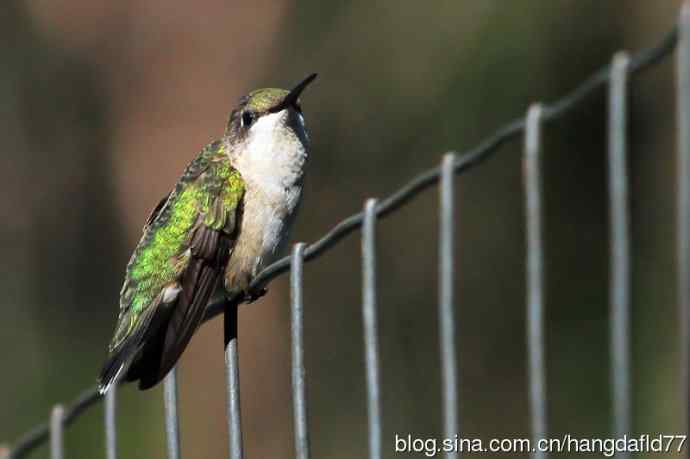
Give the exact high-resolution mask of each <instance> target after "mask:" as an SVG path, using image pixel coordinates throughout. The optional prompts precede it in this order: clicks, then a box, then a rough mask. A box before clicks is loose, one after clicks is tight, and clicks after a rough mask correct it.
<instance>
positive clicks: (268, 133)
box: [99, 74, 316, 394]
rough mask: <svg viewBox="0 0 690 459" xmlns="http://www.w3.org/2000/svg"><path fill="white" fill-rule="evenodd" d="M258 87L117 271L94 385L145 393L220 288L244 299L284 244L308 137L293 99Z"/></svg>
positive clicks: (293, 94)
mask: <svg viewBox="0 0 690 459" xmlns="http://www.w3.org/2000/svg"><path fill="white" fill-rule="evenodd" d="M315 78H316V74H312V75H310V76H308V77H307V78H306V79H304V80H303V81H302V82H300V83H299V84H298V85H297V86H295V87H294V88H293V89H292V90H290V91H286V90H283V89H259V90H256V91H253V92H251V93H249V95H247V96H245V97H243V98H242V99H241V100H240V103H239V105H238V106H237V107H236V108H235V109H234V110H232V112H231V114H230V118H229V120H228V124H227V128H226V130H225V135H224V136H223V137H222V139H220V140H217V141H215V142H213V143H211V144H209V145H207V146H206V147H205V148H204V149H203V150H202V151H201V152H200V153H199V154H198V156H197V157H196V158H195V159H194V160H193V161H192V162H191V163H190V164H189V166H188V167H187V169H186V170H185V171H184V173H183V174H182V177H180V179H179V180H178V182H177V184H176V185H175V188H174V189H173V190H172V191H171V192H170V193H169V194H168V195H167V196H165V197H164V198H163V199H162V200H161V201H160V202H159V203H158V205H157V206H156V207H155V209H154V210H153V212H152V213H151V215H150V217H149V218H148V221H147V222H146V224H145V226H144V230H143V235H142V237H141V240H140V241H139V244H138V245H137V247H136V248H135V249H134V253H133V254H132V257H131V259H130V261H129V263H128V265H127V272H126V276H125V281H124V285H123V286H122V291H121V292H120V312H119V316H118V319H117V326H116V329H115V333H114V336H113V338H112V341H111V343H110V346H109V355H108V358H107V360H106V362H105V364H104V365H103V369H102V370H101V374H100V378H99V390H100V392H101V393H102V394H104V393H106V392H107V391H108V389H109V388H110V387H112V386H113V385H114V384H117V383H118V382H120V381H123V380H124V381H139V388H140V389H148V388H150V387H152V386H154V385H156V384H157V383H158V382H159V381H161V380H162V379H163V378H164V377H165V375H166V374H167V373H168V372H169V371H170V370H171V369H172V368H173V366H174V365H175V363H176V362H177V360H178V359H179V357H180V355H181V354H182V352H183V351H184V349H185V347H186V346H187V344H188V343H189V340H190V339H191V337H192V334H193V333H194V332H195V331H196V329H197V328H198V327H199V325H200V324H201V321H202V319H203V317H204V310H205V308H206V305H207V304H208V302H209V300H210V299H211V297H212V296H213V295H214V294H215V292H216V291H217V290H219V289H220V288H224V294H225V295H238V294H239V295H243V298H245V299H247V300H248V301H253V300H254V299H256V298H257V297H259V296H261V295H262V294H263V291H249V286H250V283H251V280H252V278H253V277H254V276H256V274H257V273H258V272H259V270H260V269H261V268H262V267H263V266H265V265H266V264H267V263H269V262H270V261H271V260H272V259H273V258H274V257H275V256H276V254H277V253H279V251H280V249H281V246H282V245H283V244H284V243H285V241H286V239H287V238H286V235H287V232H288V229H289V228H290V226H291V223H292V221H293V219H294V215H295V211H296V209H297V207H298V204H299V202H300V198H301V194H302V183H303V175H304V166H305V163H306V160H307V156H308V150H309V138H308V135H307V132H306V129H305V125H304V116H303V115H302V109H301V107H300V103H299V96H300V94H301V93H302V91H303V90H304V88H306V87H307V85H308V84H309V83H311V82H312V81H314V79H315Z"/></svg>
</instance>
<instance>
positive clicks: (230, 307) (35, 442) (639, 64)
mask: <svg viewBox="0 0 690 459" xmlns="http://www.w3.org/2000/svg"><path fill="white" fill-rule="evenodd" d="M676 46H678V48H679V51H678V60H677V72H678V73H677V101H678V112H677V114H678V167H677V170H678V177H677V180H678V184H677V199H678V201H677V206H678V209H677V210H678V215H677V234H678V241H677V245H678V259H677V261H678V289H679V291H678V307H679V314H680V317H681V321H680V323H681V333H680V334H681V339H682V343H681V345H682V352H681V354H682V361H681V362H680V367H681V368H682V378H683V381H682V387H683V388H684V393H683V397H682V400H683V401H684V408H683V409H684V419H685V422H686V423H690V405H689V404H688V400H690V384H688V368H689V366H690V361H689V359H690V351H689V346H690V338H689V336H690V334H689V330H690V2H688V3H686V4H685V6H684V7H683V9H682V11H681V14H680V18H679V23H678V25H677V26H676V27H674V29H673V30H672V31H671V32H670V33H669V34H668V35H667V36H666V37H665V38H664V39H663V40H662V41H661V43H660V44H658V45H657V46H655V47H653V48H649V49H646V50H643V51H641V52H639V53H637V54H634V55H632V56H629V55H628V54H627V53H625V52H620V53H617V54H616V55H615V56H614V57H613V61H612V63H611V65H609V66H605V67H604V68H602V69H601V70H599V71H598V72H596V73H594V74H593V75H592V76H591V77H589V78H588V79H586V80H585V81H584V82H582V83H581V84H580V85H579V86H578V87H577V88H576V89H575V90H573V91H572V92H571V93H569V94H567V95H566V96H565V97H563V98H561V99H559V100H557V101H555V102H554V103H552V104H548V105H542V104H534V105H533V106H531V107H530V108H529V110H528V113H527V115H526V117H524V118H519V119H516V120H514V121H512V122H510V123H508V124H506V125H504V126H503V127H501V128H500V129H498V130H497V131H496V132H495V133H494V134H493V135H491V136H489V137H487V138H486V139H485V140H484V141H483V142H481V143H480V144H479V145H478V146H477V147H476V148H474V149H472V150H469V151H467V152H465V153H464V154H455V153H448V154H446V155H445V156H444V157H443V160H442V162H441V164H440V165H439V166H438V167H435V168H433V169H430V170H428V171H425V172H423V173H422V174H420V175H418V176H417V177H415V178H413V179H412V180H410V181H409V182H408V183H407V184H405V185H404V186H403V187H401V188H400V189H398V190H397V191H395V192H394V193H393V194H391V195H390V196H389V197H387V198H386V199H383V200H381V201H378V200H375V199H369V200H367V201H366V203H365V206H364V210H363V211H362V212H361V213H358V214H355V215H352V216H350V217H348V218H346V219H345V220H343V221H341V222H340V223H338V224H337V225H336V226H335V227H334V228H333V229H332V230H331V231H330V232H328V233H327V234H326V235H325V236H323V237H322V238H321V239H319V240H318V241H316V242H315V243H313V244H311V245H305V244H304V243H298V244H296V245H295V246H294V249H293V251H292V254H291V255H290V256H288V257H285V258H283V259H281V260H279V261H277V262H276V263H274V264H272V265H270V266H269V267H267V268H266V269H264V270H263V271H262V272H261V273H260V274H259V275H258V276H257V278H256V279H254V281H253V283H252V285H251V287H252V288H260V287H262V286H264V285H266V284H267V283H268V282H269V281H271V280H272V279H274V278H276V277H277V276H279V275H281V274H283V273H285V272H287V271H290V291H291V301H290V304H291V320H290V322H291V329H292V333H291V336H292V398H293V415H294V435H295V438H294V447H295V456H296V457H297V458H298V459H307V458H309V457H310V449H309V427H308V410H307V402H306V378H305V367H304V357H303V356H304V345H303V326H302V318H303V295H302V292H303V289H304V282H303V274H302V273H303V270H302V268H303V264H304V263H305V262H307V261H310V260H314V259H316V258H318V257H320V256H322V255H324V254H325V253H326V252H327V251H328V250H329V249H330V248H331V247H333V246H334V245H335V244H337V243H338V242H339V241H340V240H342V239H343V238H344V237H346V236H347V235H349V234H350V233H352V232H354V231H356V230H357V229H360V228H361V230H362V314H363V324H364V345H365V355H364V361H365V365H366V372H365V374H366V387H367V405H368V422H369V430H368V432H369V457H370V458H373V459H379V458H381V457H382V452H383V444H382V427H381V401H380V388H379V357H378V344H377V304H376V223H377V220H378V219H381V218H384V217H386V216H388V215H390V214H391V213H393V212H395V211H396V210H398V209H399V208H400V207H402V206H404V205H406V204H407V203H408V202H410V201H411V200H412V199H413V198H414V197H415V196H417V195H418V194H420V193H421V192H423V191H424V190H426V189H428V188H430V187H431V186H433V185H436V184H439V183H440V186H439V191H440V194H439V199H440V206H439V211H440V225H439V311H438V314H439V315H438V318H439V334H440V336H439V342H440V355H441V371H442V378H441V380H442V409H443V427H444V435H445V436H446V437H447V438H454V437H455V436H456V435H458V436H461V435H462V424H461V422H460V410H459V400H458V361H457V357H456V353H455V339H456V332H455V317H454V303H455V301H454V291H453V285H454V258H453V247H454V241H453V235H454V225H455V218H454V217H455V216H454V203H453V196H454V192H453V186H454V179H455V176H456V175H458V174H460V173H463V172H466V171H468V170H470V169H471V168H472V167H474V166H476V165H478V164H480V163H481V162H482V161H484V160H486V159H488V158H489V157H490V156H491V155H492V154H493V153H495V152H496V150H498V149H499V148H500V147H501V146H502V145H504V144H505V143H506V142H508V141H509V140H512V139H514V138H516V137H518V136H519V135H520V134H524V158H523V160H524V163H523V165H524V196H525V225H526V238H527V240H526V254H525V255H526V265H527V269H526V286H527V289H526V308H527V311H526V313H527V321H526V323H527V330H526V333H527V348H528V349H527V356H528V385H529V408H530V419H531V435H532V438H533V440H534V441H535V442H536V440H538V439H541V438H547V436H548V422H547V404H548V403H547V394H548V391H547V388H546V368H545V358H544V356H545V339H544V305H545V288H544V285H545V284H544V248H543V226H542V190H541V182H542V174H541V168H540V160H541V155H542V140H541V131H542V127H543V125H545V124H546V123H548V122H550V121H553V120H555V119H557V118H560V117H562V116H563V115H565V114H567V113H568V112H569V111H571V110H572V109H573V108H575V107H576V106H578V105H581V104H583V103H584V102H585V101H587V100H588V98H589V96H592V95H593V94H595V93H596V92H598V91H599V90H600V89H602V88H603V87H606V86H607V87H608V90H609V98H608V106H609V117H608V138H609V143H608V161H609V198H610V225H611V226H610V235H611V246H610V297H609V298H610V308H611V310H610V313H611V317H610V337H611V343H610V345H611V355H612V361H611V376H612V382H613V383H612V386H611V390H612V400H613V413H614V426H613V431H614V432H615V434H616V435H618V436H622V435H623V434H625V433H629V432H631V427H632V406H631V405H632V402H631V379H630V375H631V367H630V237H629V212H628V197H627V195H628V189H627V171H626V153H627V145H626V138H627V122H626V120H627V107H628V93H629V88H628V82H629V79H630V78H631V77H634V76H635V75H637V74H639V73H641V72H642V71H643V70H645V69H648V68H650V67H653V66H654V65H656V64H658V63H659V62H661V61H662V60H664V59H666V58H668V57H669V56H670V55H671V54H672V53H673V50H674V49H675V48H676ZM237 306H238V303H237V299H236V298H231V299H229V300H228V301H227V302H224V303H217V304H213V305H210V306H209V307H208V309H207V311H206V317H205V320H209V319H211V318H213V317H215V316H216V315H218V314H220V313H221V312H224V324H225V344H226V349H225V364H226V376H227V412H228V432H229V435H228V437H229V452H230V453H229V454H230V458H231V459H240V458H242V457H243V452H242V428H241V422H240V393H239V361H238V347H237ZM116 390H117V388H115V387H113V388H112V389H111V390H110V391H109V392H108V394H107V396H105V417H104V428H105V437H106V442H105V445H106V448H105V449H106V451H105V455H106V458H107V459H115V458H117V439H116ZM101 398H102V397H101V396H100V395H99V394H98V391H97V390H96V388H95V387H94V388H90V389H88V390H86V391H85V392H84V393H83V394H81V395H80V396H79V397H78V398H77V399H76V400H75V401H74V402H73V403H71V404H69V405H67V406H63V405H56V406H55V407H53V409H52V411H51V414H50V419H49V421H48V422H46V423H44V424H40V425H38V426H36V427H35V428H34V429H32V430H31V431H29V432H28V433H26V434H25V435H24V436H23V437H22V438H21V439H20V440H19V441H17V442H16V444H15V445H14V448H13V449H11V450H10V451H9V454H8V456H7V457H8V458H11V459H19V458H22V457H26V456H27V455H28V454H29V453H30V452H31V451H32V450H34V449H35V448H36V447H37V446H39V445H41V444H43V443H45V442H46V441H49V442H50V457H51V459H62V458H63V457H64V447H63V432H64V429H65V428H67V427H68V426H69V425H70V424H72V423H73V422H74V421H76V420H77V419H78V418H79V417H80V415H81V414H83V413H84V412H85V411H86V410H87V409H89V408H90V407H92V406H94V405H95V404H96V403H97V402H99V401H100V400H101ZM164 402H165V403H164V404H165V426H166V434H167V448H168V457H169V458H170V459H179V457H180V441H179V423H178V414H177V381H176V371H175V370H173V371H172V372H171V373H170V374H169V375H168V376H167V377H166V379H165V382H164ZM686 428H687V424H686ZM535 444H536V443H535ZM446 457H447V458H457V457H459V453H457V452H450V453H447V454H446ZM532 457H534V458H545V457H547V453H545V452H533V453H532ZM618 457H627V455H626V454H625V453H619V456H618Z"/></svg>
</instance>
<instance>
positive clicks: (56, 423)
mask: <svg viewBox="0 0 690 459" xmlns="http://www.w3.org/2000/svg"><path fill="white" fill-rule="evenodd" d="M64 420H65V409H64V407H63V406H62V405H55V406H54V407H53V410H52V411H51V413H50V459H63V458H64V457H65V451H64V449H65V445H64V427H65V423H64Z"/></svg>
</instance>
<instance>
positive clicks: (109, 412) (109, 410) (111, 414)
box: [104, 384, 117, 459]
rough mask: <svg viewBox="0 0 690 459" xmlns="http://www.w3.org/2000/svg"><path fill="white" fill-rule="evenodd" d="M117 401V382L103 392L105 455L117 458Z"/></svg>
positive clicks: (111, 458)
mask: <svg viewBox="0 0 690 459" xmlns="http://www.w3.org/2000/svg"><path fill="white" fill-rule="evenodd" d="M116 403H117V384H114V385H113V386H112V387H111V388H110V390H108V392H106V394H105V411H104V424H105V457H106V459H117V431H116V426H115V416H116Z"/></svg>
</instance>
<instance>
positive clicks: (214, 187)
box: [110, 142, 244, 350]
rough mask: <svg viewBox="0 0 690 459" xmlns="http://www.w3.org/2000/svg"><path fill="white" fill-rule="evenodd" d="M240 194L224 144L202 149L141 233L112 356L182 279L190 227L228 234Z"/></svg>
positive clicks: (241, 189)
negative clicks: (142, 319) (166, 293)
mask: <svg viewBox="0 0 690 459" xmlns="http://www.w3.org/2000/svg"><path fill="white" fill-rule="evenodd" d="M243 194H244V181H243V180H242V177H241V176H240V174H239V172H237V170H235V169H234V168H233V167H232V166H231V165H230V162H229V160H228V158H227V155H226V154H225V147H224V145H223V143H222V142H214V143H212V144H210V145H208V146H206V147H205V148H204V149H203V150H202V151H201V153H200V154H199V155H198V156H197V158H196V159H195V160H194V161H192V163H191V164H190V165H189V166H188V167H187V169H186V170H185V173H184V174H183V176H182V177H181V179H180V180H179V182H178V184H177V186H176V187H175V190H174V191H173V192H172V193H171V194H170V197H169V198H168V200H167V203H166V204H165V205H164V206H163V207H162V208H161V209H160V211H159V212H158V214H157V215H155V216H154V217H153V218H152V221H151V223H150V224H149V225H148V226H147V227H145V228H144V234H143V236H142V238H141V240H140V242H139V244H138V245H137V247H136V249H135V250H134V254H133V255H132V258H131V259H130V262H129V264H128V265H127V274H126V278H125V283H124V286H123V288H122V292H121V298H120V308H121V309H120V317H119V319H118V327H117V331H116V333H115V336H114V338H113V341H112V343H111V346H110V347H111V350H112V349H114V348H116V347H117V346H119V345H120V344H121V343H122V342H123V341H124V339H126V338H127V336H129V335H130V334H131V333H132V331H133V330H134V329H135V328H136V326H137V325H138V323H139V322H140V319H141V318H142V317H143V316H144V314H143V313H144V312H145V311H146V310H147V309H148V308H150V307H152V306H156V305H157V303H158V301H157V299H158V297H159V295H160V293H161V292H162V291H163V289H164V288H165V287H166V286H168V285H170V284H172V283H173V282H175V280H176V279H178V278H179V276H180V275H181V274H182V272H183V271H184V269H185V267H186V264H187V255H186V254H185V252H186V251H187V249H188V248H189V246H190V242H191V239H190V238H191V236H192V233H193V229H194V227H195V225H197V224H199V223H200V222H202V223H203V224H205V225H207V226H209V227H211V228H213V229H216V230H220V229H227V230H228V231H232V228H233V227H234V215H235V212H236V210H237V207H238V206H239V205H240V202H241V200H242V196H243ZM230 223H231V224H230Z"/></svg>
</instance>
